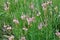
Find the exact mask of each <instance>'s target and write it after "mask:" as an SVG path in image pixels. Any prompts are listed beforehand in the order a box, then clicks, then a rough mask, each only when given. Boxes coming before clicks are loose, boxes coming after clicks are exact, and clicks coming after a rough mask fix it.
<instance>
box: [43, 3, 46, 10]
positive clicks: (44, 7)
mask: <svg viewBox="0 0 60 40" xmlns="http://www.w3.org/2000/svg"><path fill="white" fill-rule="evenodd" d="M46 7H47V3H46V2H45V3H42V8H43V10H45V9H46Z"/></svg>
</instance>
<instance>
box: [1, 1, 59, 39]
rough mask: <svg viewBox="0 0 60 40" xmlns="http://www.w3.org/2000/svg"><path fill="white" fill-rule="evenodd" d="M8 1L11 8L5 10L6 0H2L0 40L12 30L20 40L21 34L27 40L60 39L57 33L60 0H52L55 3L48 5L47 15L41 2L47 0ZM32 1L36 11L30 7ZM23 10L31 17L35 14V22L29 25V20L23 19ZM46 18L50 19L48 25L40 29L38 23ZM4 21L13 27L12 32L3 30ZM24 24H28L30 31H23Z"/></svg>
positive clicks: (12, 33)
mask: <svg viewBox="0 0 60 40" xmlns="http://www.w3.org/2000/svg"><path fill="white" fill-rule="evenodd" d="M7 1H9V2H10V4H9V10H7V11H5V10H4V3H5V2H6V0H0V40H3V39H5V40H6V38H5V37H4V36H3V35H8V34H9V33H10V32H11V34H10V35H14V37H15V38H14V40H19V39H20V38H21V36H25V37H26V40H60V39H59V38H58V37H57V36H56V34H55V32H56V29H59V28H60V27H57V25H58V24H60V18H58V15H59V14H60V0H52V1H53V3H52V5H49V6H48V8H47V12H46V15H45V16H44V11H43V9H42V6H41V4H42V3H43V2H44V1H47V0H26V2H25V4H24V0H18V2H17V3H15V2H14V0H7ZM31 2H32V3H33V4H34V7H35V8H34V9H33V10H34V12H33V10H31V9H30V8H29V6H30V3H31ZM55 6H57V7H58V12H56V11H55V10H54V7H55ZM49 9H51V10H49ZM37 11H39V12H41V15H40V16H36V14H37ZM22 12H23V13H24V14H25V15H28V16H29V17H32V16H34V17H35V22H32V23H31V25H30V26H28V23H27V21H26V20H22V19H21V15H22ZM51 12H52V14H51ZM14 17H15V18H16V19H18V21H19V24H15V23H14V22H13V19H14ZM45 18H46V19H48V21H47V24H48V26H46V27H45V26H43V28H42V29H41V30H39V29H38V25H39V23H40V22H44V19H45ZM4 23H5V24H8V25H10V26H11V27H12V30H11V31H10V32H9V31H7V33H6V32H4V31H3V30H2V29H3V25H4ZM23 26H26V27H27V28H28V31H23V29H22V28H23ZM59 26H60V25H59Z"/></svg>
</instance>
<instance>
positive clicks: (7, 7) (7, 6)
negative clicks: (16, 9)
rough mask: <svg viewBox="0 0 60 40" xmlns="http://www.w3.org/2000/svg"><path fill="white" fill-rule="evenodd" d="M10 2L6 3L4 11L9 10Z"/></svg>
mask: <svg viewBox="0 0 60 40" xmlns="http://www.w3.org/2000/svg"><path fill="white" fill-rule="evenodd" d="M9 4H10V3H9V2H6V3H4V10H9Z"/></svg>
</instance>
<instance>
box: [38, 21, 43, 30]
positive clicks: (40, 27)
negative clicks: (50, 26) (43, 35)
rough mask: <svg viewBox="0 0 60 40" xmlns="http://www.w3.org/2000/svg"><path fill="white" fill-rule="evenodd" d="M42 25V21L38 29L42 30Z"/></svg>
mask: <svg viewBox="0 0 60 40" xmlns="http://www.w3.org/2000/svg"><path fill="white" fill-rule="evenodd" d="M42 27H43V23H42V22H41V23H40V24H39V25H38V29H39V30H40V29H42Z"/></svg>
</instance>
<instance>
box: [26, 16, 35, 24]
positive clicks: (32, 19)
mask: <svg viewBox="0 0 60 40" xmlns="http://www.w3.org/2000/svg"><path fill="white" fill-rule="evenodd" d="M34 19H35V17H32V18H27V22H28V25H30V23H31V22H33V21H34Z"/></svg>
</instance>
